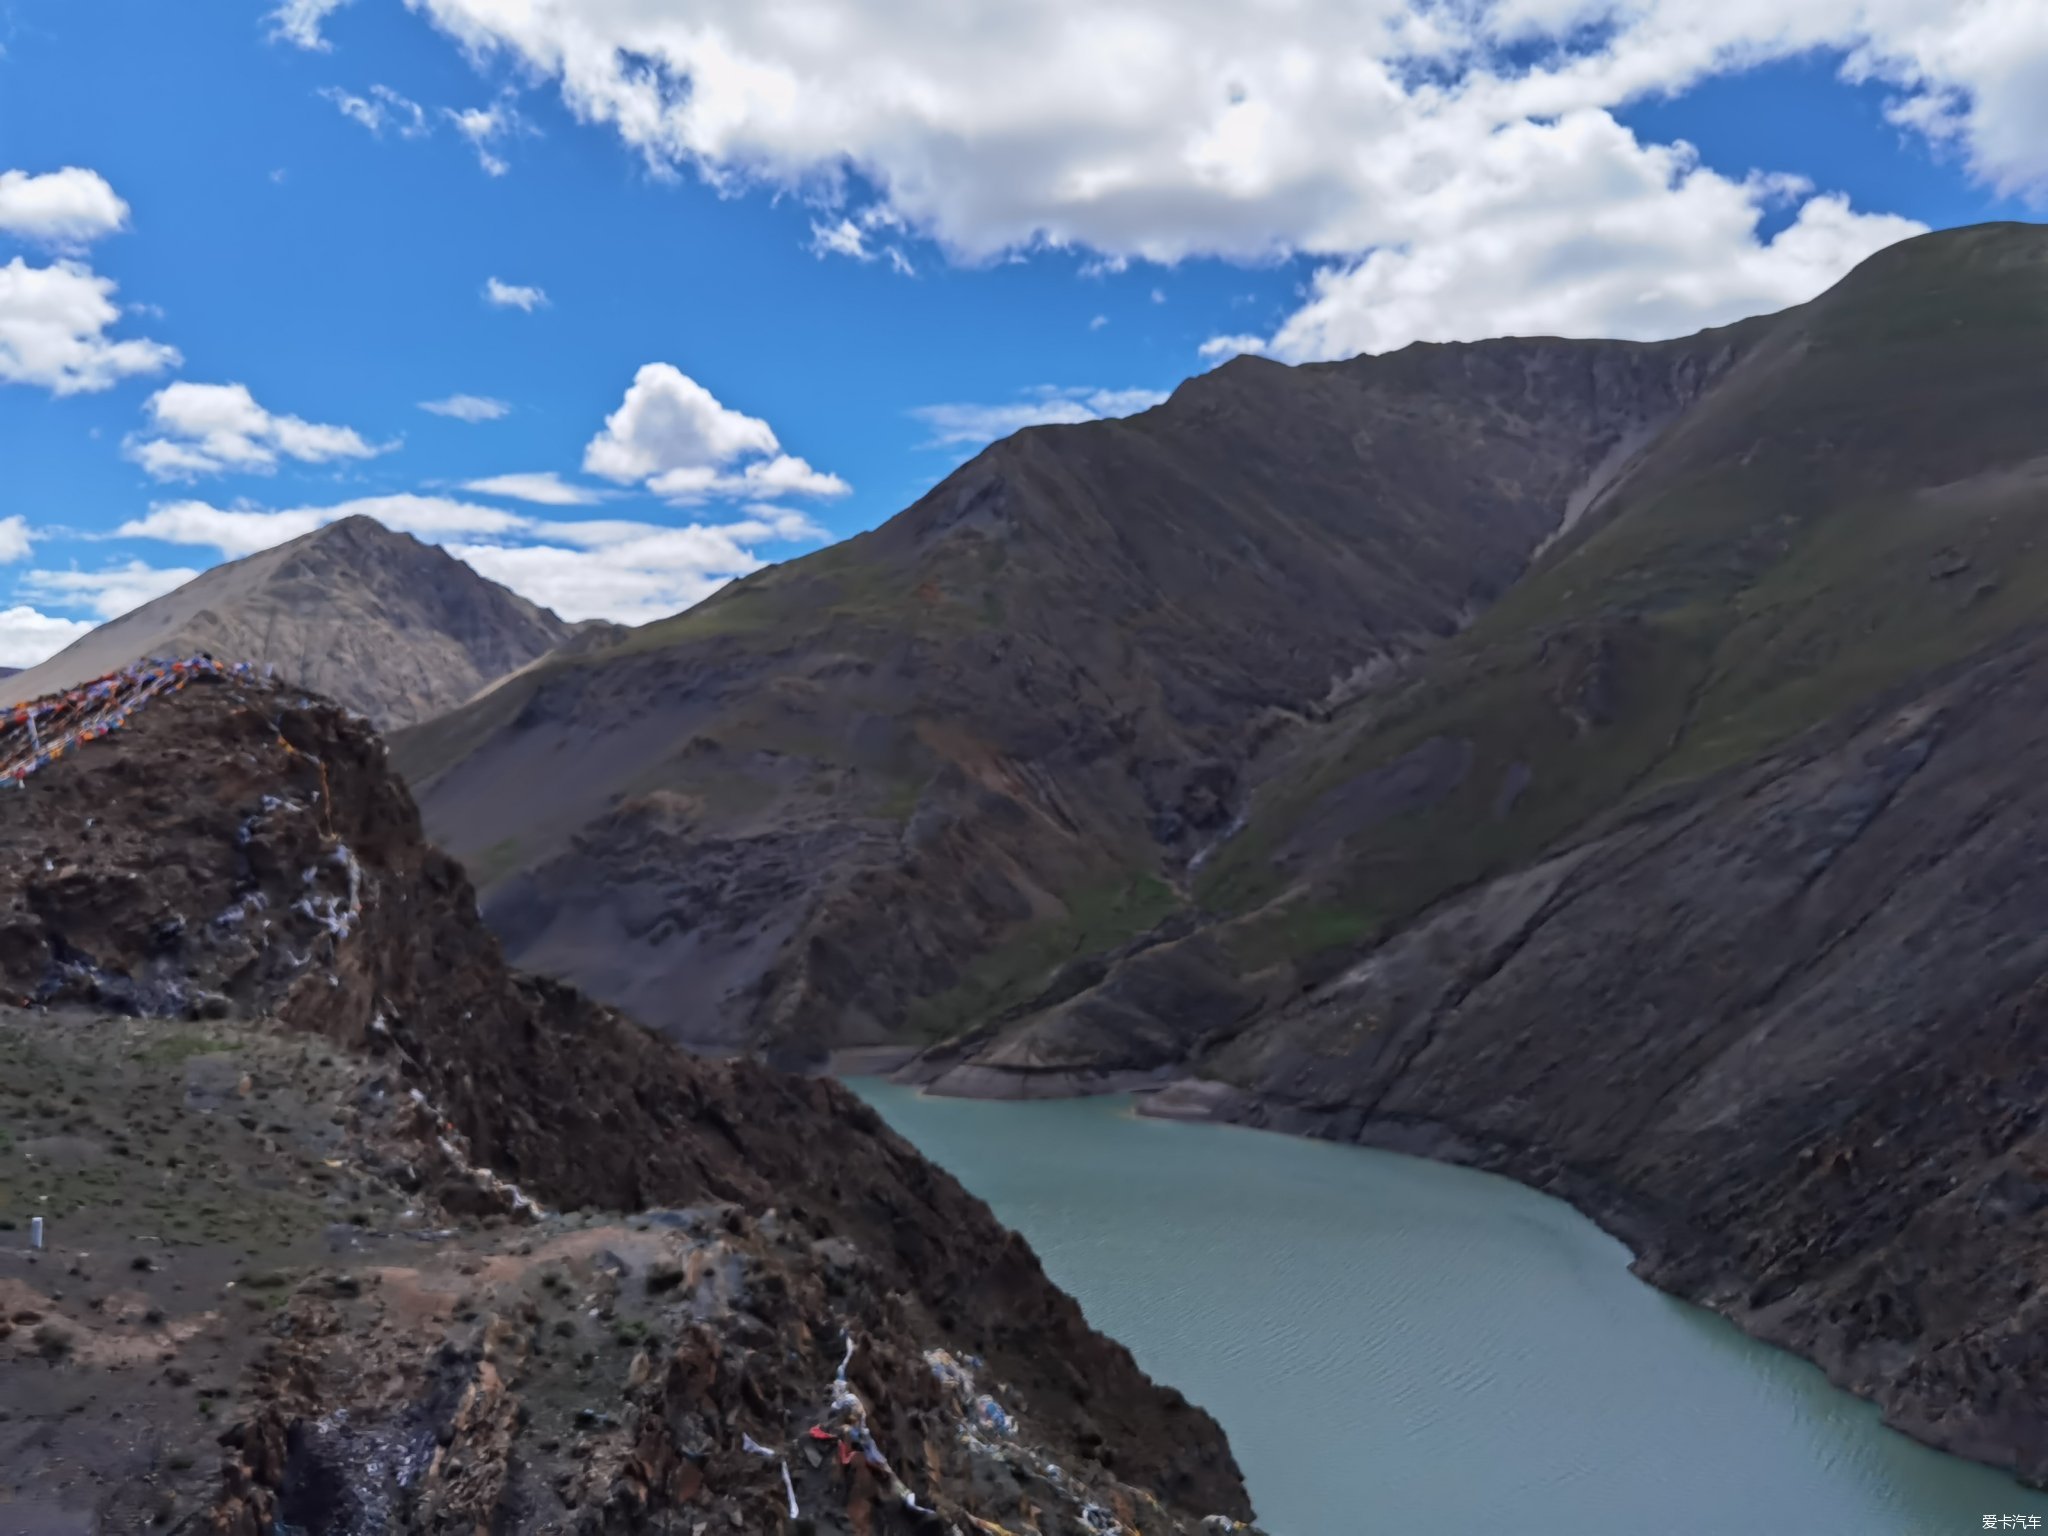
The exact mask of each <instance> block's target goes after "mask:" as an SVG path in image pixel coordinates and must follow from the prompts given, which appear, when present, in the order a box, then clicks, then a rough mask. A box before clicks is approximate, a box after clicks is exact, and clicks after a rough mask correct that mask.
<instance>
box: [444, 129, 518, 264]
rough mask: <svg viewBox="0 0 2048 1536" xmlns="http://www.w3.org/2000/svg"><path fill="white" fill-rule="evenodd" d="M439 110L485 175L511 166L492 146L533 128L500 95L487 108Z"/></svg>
mask: <svg viewBox="0 0 2048 1536" xmlns="http://www.w3.org/2000/svg"><path fill="white" fill-rule="evenodd" d="M441 112H442V115H443V116H444V117H446V118H447V119H448V121H449V122H451V123H453V124H454V125H455V131H456V132H457V133H459V134H461V135H462V136H463V137H464V138H465V139H467V140H469V146H470V148H471V149H474V150H475V151H476V158H477V163H478V164H479V165H481V166H482V167H483V168H484V174H485V175H488V176H502V175H504V174H505V172H506V171H508V170H510V169H511V167H510V166H509V165H507V164H506V162H505V158H504V156H502V155H500V154H499V153H498V152H497V151H496V149H494V148H493V146H494V145H496V144H498V143H499V142H500V141H502V140H504V139H508V138H511V137H513V136H515V135H520V134H529V133H532V132H533V131H534V130H533V129H532V128H531V127H530V126H529V125H528V124H527V122H526V120H525V119H524V118H522V117H521V116H520V115H519V109H518V107H517V106H515V105H514V104H513V102H512V99H511V97H509V96H500V97H499V98H498V99H497V100H496V101H495V102H493V103H492V104H491V105H490V106H488V107H465V108H463V109H461V110H459V111H458V110H457V109H456V108H453V107H443V108H442V109H441ZM493 281H496V279H493Z"/></svg>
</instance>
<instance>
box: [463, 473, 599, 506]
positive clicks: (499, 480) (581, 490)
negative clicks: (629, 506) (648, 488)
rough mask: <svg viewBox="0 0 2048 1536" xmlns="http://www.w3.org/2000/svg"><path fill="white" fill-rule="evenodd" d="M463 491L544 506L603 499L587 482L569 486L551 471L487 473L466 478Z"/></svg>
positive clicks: (569, 504) (587, 502)
mask: <svg viewBox="0 0 2048 1536" xmlns="http://www.w3.org/2000/svg"><path fill="white" fill-rule="evenodd" d="M462 488H463V489H464V490H465V491H475V492H476V493H477V494H478V495H480V496H509V497H511V498H512V499H513V500H514V501H530V502H533V503H534V504H536V505H537V506H543V507H587V506H589V505H590V504H591V503H593V502H597V501H602V500H603V499H604V497H605V495H606V493H605V492H603V491H599V490H594V489H592V488H591V487H590V486H587V485H571V484H570V483H569V482H568V481H566V480H564V479H563V478H562V477H561V476H560V475H558V474H556V473H555V472H554V471H553V470H551V469H550V470H546V471H544V472H541V473H537V474H515V475H490V476H487V477H485V478H484V479H482V480H465V481H463V483H462Z"/></svg>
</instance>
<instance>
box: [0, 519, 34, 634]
mask: <svg viewBox="0 0 2048 1536" xmlns="http://www.w3.org/2000/svg"><path fill="white" fill-rule="evenodd" d="M34 542H35V534H34V533H33V532H32V531H31V530H30V528H29V526H28V519H27V518H24V517H0V565H7V564H11V563H12V562H13V561H16V560H20V559H22V558H24V557H25V556H26V555H27V554H28V551H29V546H30V545H31V544H33V543H34ZM5 665H7V663H5V662H0V666H5Z"/></svg>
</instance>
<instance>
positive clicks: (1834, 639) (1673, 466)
mask: <svg viewBox="0 0 2048 1536" xmlns="http://www.w3.org/2000/svg"><path fill="white" fill-rule="evenodd" d="M2044 398H2048V232H2044V231H2043V230H2040V229H2037V228H2034V227H2031V226H2019V225H2006V226H1992V227H1987V228H1984V229H1978V230H1970V231H1964V232H1961V233H1959V234H1952V235H1943V236H1937V237H1929V238H1927V239H1923V240H1920V241H1915V242H1910V243H1908V244H1907V245H1904V246H1901V247H1898V248H1896V249H1894V250H1892V251H1888V252H1886V253H1884V254H1883V255H1881V256H1879V257H1878V258H1875V259H1874V260H1873V261H1872V262H1870V263H1869V264H1867V265H1866V266H1865V267H1864V268H1861V269H1859V270H1858V272H1857V273H1856V274H1854V275H1853V276H1852V277H1851V278H1849V279H1848V280H1846V281H1845V282H1844V283H1843V284H1842V285H1841V286H1840V287H1838V288H1837V289H1836V290H1834V291H1833V292H1831V293H1829V294H1828V295H1825V296H1824V297H1823V298H1821V299H1820V300H1817V301H1816V302H1815V303H1814V304H1812V305H1809V306H1807V307H1806V308H1805V309H1803V310H1798V311H1793V312H1792V313H1790V314H1788V315H1787V316H1785V317H1783V318H1782V319H1781V320H1779V321H1778V322H1777V325H1776V329H1775V330H1774V332H1773V334H1772V335H1771V336H1770V338H1769V339H1768V340H1767V341H1766V342H1765V343H1764V344H1763V345H1762V346H1760V347H1759V348H1758V349H1757V351H1756V352H1755V353H1753V354H1752V355H1751V357H1750V358H1749V359H1748V360H1747V361H1746V362H1745V363H1744V364H1743V365H1742V367H1740V368H1738V369H1737V370H1736V372H1735V373H1734V374H1732V375H1731V376H1730V377H1729V379H1728V380H1727V381H1726V382H1725V383H1724V385H1723V386H1722V387H1721V388H1720V389H1719V390H1718V391H1717V392H1716V393H1715V394H1713V395H1712V396H1710V397H1709V398H1708V399H1707V400H1706V401H1704V402H1703V403H1702V404H1701V405H1700V406H1698V407H1696V408H1695V410H1694V411H1693V412H1692V413H1690V414H1689V415H1688V416H1687V417H1686V418H1684V419H1683V420H1682V421H1681V423H1680V424H1679V425H1678V426H1677V427H1675V428H1673V429H1672V430H1671V431H1670V432H1669V433H1667V434H1666V437H1665V438H1664V439H1663V440H1662V441H1660V442H1659V443H1658V444H1656V445H1655V447H1654V448H1653V449H1652V450H1651V451H1650V453H1649V454H1648V455H1647V456H1646V457H1645V459H1644V461H1643V462H1642V463H1641V464H1639V465H1638V466H1637V467H1636V469H1635V471H1634V472H1633V473H1632V475H1631V476H1630V477H1629V478H1628V479H1626V480H1625V481H1624V482H1623V483H1622V484H1621V486H1620V487H1619V488H1618V490H1617V492H1616V493H1615V494H1614V496H1613V497H1612V498H1611V499H1610V501H1609V503H1608V504H1607V505H1606V506H1605V507H1603V508H1601V509H1600V510H1599V511H1598V512H1597V513H1596V514H1595V515H1594V517H1593V518H1592V519H1591V520H1590V521H1589V523H1588V525H1587V526H1586V527H1583V528H1581V529H1579V530H1575V532H1574V534H1573V536H1572V537H1571V538H1570V539H1569V540H1568V541H1567V542H1566V543H1565V544H1564V545H1563V546H1562V547H1561V548H1560V549H1559V550H1557V551H1555V552H1554V553H1553V554H1552V555H1551V557H1550V558H1549V559H1547V560H1546V561H1545V562H1544V563H1543V565H1542V566H1541V567H1540V568H1539V569H1538V570H1536V571H1535V572H1533V573H1532V574H1531V575H1530V576H1528V577H1527V578H1525V579H1524V581H1523V582H1521V583H1520V584H1519V585H1517V586H1516V587H1515V588H1514V589H1512V590H1511V591H1510V592H1509V593H1508V594H1507V595H1506V596H1505V597H1504V598H1503V599H1502V600H1501V601H1500V602H1499V603H1498V604H1497V605H1496V606H1495V607H1494V608H1493V609H1492V610H1490V611H1489V612H1488V613H1487V614H1486V615H1485V616H1484V617H1483V618H1481V620H1480V621H1479V622H1478V623H1477V624H1475V625H1474V626H1473V628H1472V629H1471V630H1470V631H1468V632H1467V633H1466V634H1464V635H1462V636H1460V637H1458V638H1457V639H1456V640H1454V641H1452V642H1450V643H1449V644H1447V645H1446V646H1445V647H1444V648H1443V649H1442V650H1440V651H1439V652H1437V653H1436V654H1435V655H1433V656H1432V657H1431V658H1430V659H1429V660H1428V661H1427V662H1426V663H1425V664H1424V666H1423V667H1422V668H1421V670H1420V672H1419V674H1418V675H1417V676H1416V677H1415V678H1413V679H1412V680H1411V681H1409V682H1408V683H1407V684H1405V685H1404V686H1402V687H1400V688H1399V689H1397V690H1395V691H1394V692H1392V693H1391V694H1389V695H1387V696H1383V697H1379V698H1375V699H1371V700H1368V701H1366V702H1365V703H1363V704H1361V705H1360V706H1358V708H1357V710H1356V711H1355V713H1354V715H1353V717H1352V718H1351V719H1350V720H1348V721H1345V722H1342V723H1341V724H1340V725H1339V726H1338V727H1337V728H1336V730H1335V731H1334V732H1333V733H1332V735H1331V737H1330V738H1329V739H1327V740H1325V741H1323V742H1321V743H1319V744H1318V745H1317V746H1316V748H1314V749H1313V750H1312V751H1311V752H1310V753H1309V754H1308V755H1306V756H1305V758H1304V759H1303V761H1301V762H1300V763H1298V764H1296V765H1294V767H1293V769H1292V770H1291V771H1290V772H1288V773H1286V774H1284V775H1283V776H1282V777H1281V778H1280V779H1279V781H1278V782H1276V783H1274V784H1273V785H1270V786H1269V787H1268V788H1267V790H1266V791H1265V792H1264V793H1263V794H1262V795H1261V797H1260V800H1259V803H1258V805H1257V806H1256V807H1255V811H1254V814H1253V816H1252V817H1251V818H1250V821H1249V824H1248V825H1247V827H1246V828H1245V830H1244V831H1243V832H1242V833H1241V834H1240V835H1239V836H1238V838H1237V839H1235V840H1234V841H1233V843H1232V844H1230V845H1229V846H1227V847H1226V848H1225V849H1224V850H1222V851H1221V852H1220V854H1219V856H1218V857H1217V858H1216V859H1215V860H1214V862H1213V863H1212V864H1211V866H1210V867H1209V868H1208V869H1207V870H1205V871H1204V877H1203V879H1202V880H1201V882H1200V884H1199V886H1198V895H1199V896H1200V899H1201V901H1202V904H1203V906H1204V907H1205V908H1206V909H1208V910H1210V911H1212V912H1215V913H1218V914H1224V915H1228V914H1232V913H1240V914H1242V913H1253V914H1256V915H1255V916H1253V917H1252V918H1251V919H1250V920H1249V921H1244V922H1240V923H1239V924H1238V925H1237V927H1236V929H1235V945H1234V947H1235V948H1236V949H1237V950H1238V952H1239V953H1240V956H1241V958H1242V959H1243V960H1244V961H1245V962H1246V963H1248V964H1263V963H1267V962H1270V961H1272V960H1275V959H1299V958H1303V957H1306V956H1309V955H1313V954H1315V953H1318V952H1321V951H1323V950H1327V949H1342V948H1355V947H1356V946H1358V945H1359V944H1362V943H1364V942H1368V941H1370V940H1371V939H1373V938H1375V937H1377V936H1379V935H1382V934H1384V933H1385V932H1386V931H1387V930H1388V929H1389V928H1390V927H1392V926H1393V925H1396V924H1398V923H1400V922H1402V921H1404V920H1405V919H1407V918H1409V917H1412V916H1413V915H1414V914H1415V913H1416V912H1418V911H1420V910H1421V909H1422V908H1423V907H1425V906H1427V905H1428V904H1429V903H1431V902H1432V901H1434V900H1437V899H1438V898H1440V897H1442V896H1444V895H1445V894H1447V893H1449V892H1450V891H1453V890H1455V889H1458V888H1460V887H1462V886H1464V885H1467V884H1469V883H1471V882H1472V881H1474V880H1477V879H1480V878H1482V877H1484V876H1487V875H1490V874H1495V873H1499V872H1501V871H1503V870H1505V869H1508V868H1511V867H1513V866H1514V865H1516V864H1518V863H1522V862H1525V861H1527V860H1528V859H1530V858H1532V857H1533V856H1535V855H1536V854H1537V853H1538V852H1540V851H1541V850H1542V849H1544V848H1545V847H1548V846H1550V845H1552V844H1554V843H1555V842H1557V841H1558V840H1559V839H1560V838H1563V837H1566V836H1568V835H1569V834H1570V833H1572V832H1573V831H1574V830H1575V829H1577V828H1579V827H1582V826H1583V825H1585V824H1586V823H1587V822H1588V821H1589V820H1590V819H1591V818H1593V817H1594V816H1597V815H1599V814H1600V813H1601V812H1603V811H1605V810H1607V809H1609V808H1612V807H1614V806H1616V805H1619V804H1625V803H1626V802H1627V801H1628V800H1629V799H1630V797H1631V796H1635V795H1640V794H1643V793H1646V792H1648V791H1650V790H1653V789H1657V788H1662V787H1664V786H1667V785H1670V784H1672V783H1675V782H1678V781H1682V780H1686V779H1692V778H1697V777H1699V776H1701V775H1704V774H1707V773H1711V772H1715V771H1718V770H1722V769H1725V768H1728V767H1731V766H1734V765H1737V764H1740V763H1743V762H1746V761H1750V760H1753V759H1754V758H1756V757H1757V756H1759V755H1760V754H1762V753H1764V752H1766V751H1769V750H1770V749H1772V748H1775V747H1777V746H1779V745H1782V744H1783V743H1784V742H1786V741H1787V740H1789V739H1790V738H1791V737H1793V736H1795V735H1797V734H1798V733H1799V732H1801V731H1803V730H1806V729H1808V728H1810V727H1811V726H1813V725H1815V724H1818V723H1819V722H1821V721H1824V720H1826V719H1829V718H1831V717H1833V716H1835V715H1837V714H1839V713H1841V712H1842V711H1844V710H1846V709H1849V708H1852V707H1854V706H1856V705H1858V704H1860V703H1863V702H1865V701H1867V700H1869V699H1871V698H1872V697H1874V696H1875V695H1877V694H1879V693H1881V692H1883V691H1884V690H1885V689H1887V688H1889V687H1892V686H1894V685H1896V684H1898V683H1900V682H1902V681H1904V680H1906V679H1908V678H1910V677H1912V676H1914V675H1916V674H1920V673H1924V672H1926V671H1928V670H1929V669H1932V668H1935V667H1938V666H1941V665H1943V664H1945V663H1948V662H1952V661H1955V660H1958V659H1960V658H1962V657H1964V656H1967V655H1969V654H1971V653H1973V652H1975V651H1977V650H1979V649H1980V648H1982V647H1983V646H1984V645H1986V644H1987V643H1989V642H1991V641H1993V640H1995V639H1997V638H1998V637H2000V636H2001V635H2005V634H2008V633H2011V632H2012V631H2014V630H2015V629H2017V628H2020V627H2022V626H2024V625H2028V624H2033V623H2039V622H2041V621H2042V620H2044V619H2048V430H2044V425H2043V417H2042V414H2041V402H2042V400H2043V399H2044ZM1431 743H1437V744H1440V745H1441V744H1455V747H1456V749H1457V761H1458V762H1459V764H1460V768H1459V771H1456V772H1453V771H1450V770H1449V769H1446V768H1444V767H1442V766H1440V765H1439V766H1438V767H1437V768H1436V771H1435V775H1434V781H1433V782H1428V783H1426V785H1425V788H1424V790H1423V791H1422V792H1420V793H1417V794H1409V795H1408V796H1406V797H1405V798H1403V797H1400V796H1394V797H1392V798H1393V799H1394V800H1395V801H1396V803H1395V804H1393V805H1392V806H1391V808H1389V807H1388V806H1387V805H1385V804H1384V803H1381V802H1384V801H1386V800H1387V799H1388V798H1389V797H1388V796H1387V795H1384V794H1381V795H1377V796H1376V795H1375V794H1374V793H1373V792H1372V791H1373V790H1374V787H1375V785H1376V784H1377V783H1378V782H1379V781H1380V780H1387V779H1391V778H1392V777H1394V776H1395V775H1397V774H1398V773H1399V772H1400V771H1402V770H1403V769H1404V768H1408V769H1409V770H1410V777H1414V776H1416V775H1417V774H1420V775H1421V777H1423V778H1424V779H1425V780H1427V779H1429V777H1430V775H1429V772H1428V771H1427V770H1428V769H1429V767H1430V765H1429V764H1428V763H1424V764H1423V765H1422V767H1421V768H1413V767H1412V766H1411V765H1413V764H1415V763H1416V762H1417V760H1418V759H1417V754H1418V753H1421V752H1422V751H1423V749H1424V748H1425V747H1427V746H1428V745H1429V744H1431ZM1452 756H1453V754H1452V753H1450V752H1449V751H1439V752H1438V753H1437V757H1438V758H1440V759H1443V760H1445V761H1449V760H1450V759H1451V758H1452ZM1283 895H1285V896H1288V897H1289V899H1288V900H1286V901H1284V902H1281V901H1276V898H1280V897H1282V896H1283ZM1268 903H1273V905H1272V906H1271V907H1270V908H1269V909H1267V910H1261V908H1264V907H1266V904H1268Z"/></svg>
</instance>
